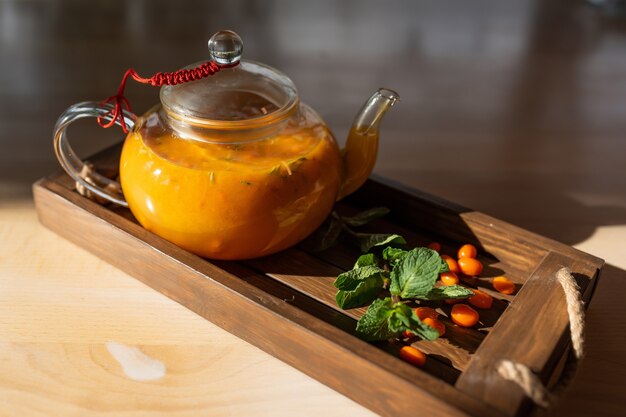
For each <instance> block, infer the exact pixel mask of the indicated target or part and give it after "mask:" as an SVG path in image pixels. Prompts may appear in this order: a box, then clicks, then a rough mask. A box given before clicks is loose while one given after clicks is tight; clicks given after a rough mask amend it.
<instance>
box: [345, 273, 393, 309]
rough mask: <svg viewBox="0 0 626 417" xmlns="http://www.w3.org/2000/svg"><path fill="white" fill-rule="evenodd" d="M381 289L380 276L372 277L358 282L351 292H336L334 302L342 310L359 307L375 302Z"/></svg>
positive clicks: (381, 279)
mask: <svg viewBox="0 0 626 417" xmlns="http://www.w3.org/2000/svg"><path fill="white" fill-rule="evenodd" d="M383 287H384V282H383V277H382V276H381V275H380V274H376V275H372V276H371V277H368V278H366V279H364V280H361V281H359V283H358V284H357V286H356V287H355V288H354V289H353V290H351V291H346V290H339V291H337V294H336V295H335V301H336V302H337V305H338V306H339V307H340V308H342V309H344V310H347V309H349V308H356V307H361V306H364V305H366V304H368V303H371V302H372V301H373V300H375V299H376V297H378V294H380V292H381V291H382V290H383Z"/></svg>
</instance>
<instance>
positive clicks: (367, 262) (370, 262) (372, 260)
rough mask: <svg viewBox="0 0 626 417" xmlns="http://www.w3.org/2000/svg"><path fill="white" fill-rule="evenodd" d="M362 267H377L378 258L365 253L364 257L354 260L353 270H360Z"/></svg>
mask: <svg viewBox="0 0 626 417" xmlns="http://www.w3.org/2000/svg"><path fill="white" fill-rule="evenodd" d="M364 266H378V258H377V257H376V255H374V254H373V253H366V254H365V255H361V256H359V259H357V260H356V263H355V264H354V268H361V267H364Z"/></svg>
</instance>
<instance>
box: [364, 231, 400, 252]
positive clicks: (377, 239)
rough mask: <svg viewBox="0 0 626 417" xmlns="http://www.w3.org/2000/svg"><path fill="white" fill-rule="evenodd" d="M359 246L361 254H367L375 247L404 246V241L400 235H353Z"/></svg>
mask: <svg viewBox="0 0 626 417" xmlns="http://www.w3.org/2000/svg"><path fill="white" fill-rule="evenodd" d="M354 235H355V236H356V237H357V239H358V240H359V244H360V245H361V252H369V250H370V249H372V248H373V247H375V246H385V245H392V244H393V245H404V244H406V240H404V238H403V237H402V236H400V235H396V234H393V235H389V234H382V233H355V234H354Z"/></svg>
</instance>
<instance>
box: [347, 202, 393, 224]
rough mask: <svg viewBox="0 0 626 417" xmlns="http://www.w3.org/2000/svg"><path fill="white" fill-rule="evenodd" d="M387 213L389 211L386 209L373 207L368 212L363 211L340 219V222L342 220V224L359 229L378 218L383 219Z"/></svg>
mask: <svg viewBox="0 0 626 417" xmlns="http://www.w3.org/2000/svg"><path fill="white" fill-rule="evenodd" d="M388 213H389V209H388V208H387V207H374V208H371V209H369V210H365V211H362V212H360V213H358V214H355V215H354V216H345V217H342V218H341V220H343V221H344V223H346V224H347V225H348V226H352V227H359V226H363V225H365V224H367V223H369V222H371V221H372V220H375V219H377V218H379V217H383V216H385V215H387V214H388Z"/></svg>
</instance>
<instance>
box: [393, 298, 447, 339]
mask: <svg viewBox="0 0 626 417" xmlns="http://www.w3.org/2000/svg"><path fill="white" fill-rule="evenodd" d="M394 308H395V312H394V314H393V315H392V316H391V318H390V319H389V327H390V329H392V330H394V329H396V330H397V331H398V333H400V332H403V331H405V330H409V331H411V332H412V333H413V334H415V335H416V336H419V337H421V338H422V339H425V340H436V339H437V338H438V337H439V332H438V331H437V330H435V329H434V328H432V327H430V326H429V325H427V324H424V323H422V321H421V320H420V319H419V317H417V314H416V313H415V310H413V309H412V308H411V307H409V306H407V305H406V304H402V303H396V304H395V306H394Z"/></svg>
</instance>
